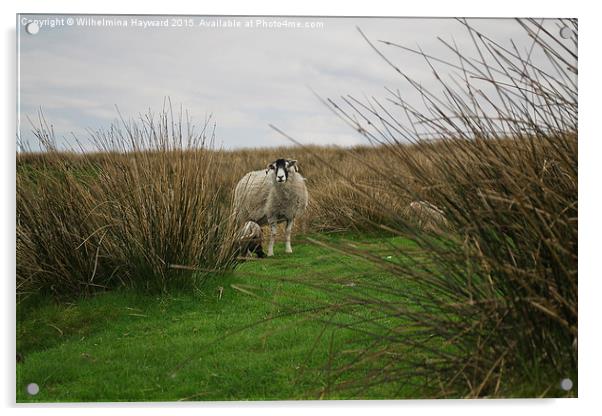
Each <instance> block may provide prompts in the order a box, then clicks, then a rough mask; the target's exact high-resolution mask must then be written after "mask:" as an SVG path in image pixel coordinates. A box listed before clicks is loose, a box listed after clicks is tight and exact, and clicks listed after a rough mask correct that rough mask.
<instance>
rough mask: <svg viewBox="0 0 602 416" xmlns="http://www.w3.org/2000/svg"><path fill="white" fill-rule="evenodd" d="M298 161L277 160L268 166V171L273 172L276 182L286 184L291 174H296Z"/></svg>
mask: <svg viewBox="0 0 602 416" xmlns="http://www.w3.org/2000/svg"><path fill="white" fill-rule="evenodd" d="M296 163H297V161H296V160H288V159H277V160H275V161H273V162H272V163H270V164H269V165H268V171H270V170H273V171H274V175H275V178H276V182H279V183H284V182H286V181H287V180H288V176H289V174H290V173H294V172H295V164H296Z"/></svg>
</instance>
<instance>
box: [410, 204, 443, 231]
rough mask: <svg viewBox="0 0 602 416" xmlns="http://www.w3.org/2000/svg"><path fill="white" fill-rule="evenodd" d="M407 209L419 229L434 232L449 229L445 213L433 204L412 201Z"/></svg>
mask: <svg viewBox="0 0 602 416" xmlns="http://www.w3.org/2000/svg"><path fill="white" fill-rule="evenodd" d="M409 208H410V210H411V211H412V212H413V213H414V218H415V219H416V220H417V221H418V225H419V226H420V227H421V228H423V229H425V230H431V231H435V232H437V231H441V230H442V229H447V228H449V223H448V221H447V218H446V217H445V213H444V212H443V211H442V210H441V209H440V208H439V207H437V206H435V205H434V204H431V203H430V202H427V201H413V202H411V203H410V206H409Z"/></svg>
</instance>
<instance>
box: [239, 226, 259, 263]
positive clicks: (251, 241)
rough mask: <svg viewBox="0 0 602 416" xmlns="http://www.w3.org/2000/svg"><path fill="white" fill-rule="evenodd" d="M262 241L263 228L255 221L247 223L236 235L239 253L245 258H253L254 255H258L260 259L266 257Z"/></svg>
mask: <svg viewBox="0 0 602 416" xmlns="http://www.w3.org/2000/svg"><path fill="white" fill-rule="evenodd" d="M262 241H263V232H262V231H261V227H260V226H259V224H257V223H256V222H253V221H247V222H246V223H245V225H244V226H243V227H242V228H241V229H240V230H239V231H238V233H237V234H236V242H237V244H238V252H239V253H240V254H241V255H243V256H247V257H251V256H252V255H253V253H256V254H257V257H259V258H263V257H265V253H264V252H263V248H262V246H261V243H262Z"/></svg>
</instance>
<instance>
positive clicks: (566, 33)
mask: <svg viewBox="0 0 602 416" xmlns="http://www.w3.org/2000/svg"><path fill="white" fill-rule="evenodd" d="M572 34H573V31H572V30H571V29H569V27H568V26H564V27H562V28H560V37H561V38H562V39H568V38H570V37H571V36H572Z"/></svg>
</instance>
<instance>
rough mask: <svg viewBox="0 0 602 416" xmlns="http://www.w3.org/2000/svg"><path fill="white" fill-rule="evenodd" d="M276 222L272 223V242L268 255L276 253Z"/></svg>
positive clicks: (269, 245)
mask: <svg viewBox="0 0 602 416" xmlns="http://www.w3.org/2000/svg"><path fill="white" fill-rule="evenodd" d="M276 225H277V224H276V222H273V223H271V224H270V242H269V244H268V257H271V256H273V255H274V239H275V238H276V229H277V228H276Z"/></svg>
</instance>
